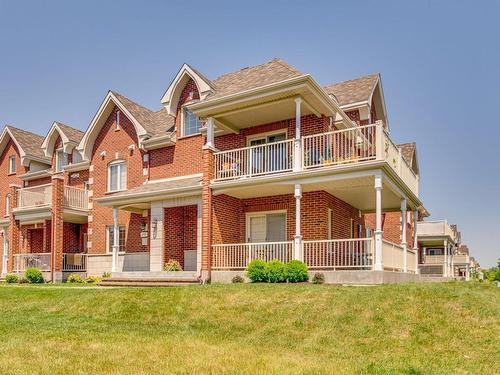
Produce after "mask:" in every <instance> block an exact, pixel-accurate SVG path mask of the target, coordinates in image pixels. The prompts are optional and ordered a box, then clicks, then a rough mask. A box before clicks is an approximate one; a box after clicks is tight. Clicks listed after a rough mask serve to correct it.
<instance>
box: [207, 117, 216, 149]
mask: <svg viewBox="0 0 500 375" xmlns="http://www.w3.org/2000/svg"><path fill="white" fill-rule="evenodd" d="M214 134H215V130H214V118H213V117H209V118H208V119H207V143H206V144H205V147H209V148H214V147H215V146H214Z"/></svg>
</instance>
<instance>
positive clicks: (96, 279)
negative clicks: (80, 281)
mask: <svg viewBox="0 0 500 375" xmlns="http://www.w3.org/2000/svg"><path fill="white" fill-rule="evenodd" d="M100 282H101V278H100V277H99V276H89V277H87V278H86V279H85V283H86V284H98V283H100Z"/></svg>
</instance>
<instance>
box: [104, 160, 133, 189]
mask: <svg viewBox="0 0 500 375" xmlns="http://www.w3.org/2000/svg"><path fill="white" fill-rule="evenodd" d="M114 166H117V167H118V171H117V181H116V189H114V190H111V168H112V167H114ZM123 166H125V182H124V185H123V187H122V182H123V181H122V171H121V169H122V168H123ZM127 180H128V165H127V162H126V161H125V160H114V161H112V162H110V163H109V164H108V182H107V193H115V192H118V191H124V190H127V185H128V183H127Z"/></svg>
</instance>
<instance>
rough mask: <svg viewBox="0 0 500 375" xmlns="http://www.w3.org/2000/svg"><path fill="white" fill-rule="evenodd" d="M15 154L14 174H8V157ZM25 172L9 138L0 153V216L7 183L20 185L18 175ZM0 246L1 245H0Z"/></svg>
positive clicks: (6, 192) (3, 207) (17, 152)
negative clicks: (0, 153)
mask: <svg viewBox="0 0 500 375" xmlns="http://www.w3.org/2000/svg"><path fill="white" fill-rule="evenodd" d="M12 155H16V171H17V172H16V174H11V175H9V157H10V156H12ZM26 172H27V169H26V167H23V166H22V165H21V157H20V156H19V151H18V150H17V147H16V145H15V144H14V142H12V141H11V140H9V142H8V143H7V145H6V146H5V149H4V151H3V153H2V155H0V216H4V215H5V212H6V211H5V197H6V195H7V194H8V193H9V189H10V188H9V185H10V184H17V185H19V186H22V184H23V183H22V181H21V179H20V178H19V177H18V176H19V175H21V174H24V173H26ZM0 246H1V245H0Z"/></svg>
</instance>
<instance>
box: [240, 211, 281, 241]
mask: <svg viewBox="0 0 500 375" xmlns="http://www.w3.org/2000/svg"><path fill="white" fill-rule="evenodd" d="M247 237H248V242H281V241H285V240H286V213H284V212H273V213H268V214H260V213H255V214H250V215H248V216H247Z"/></svg>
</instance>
